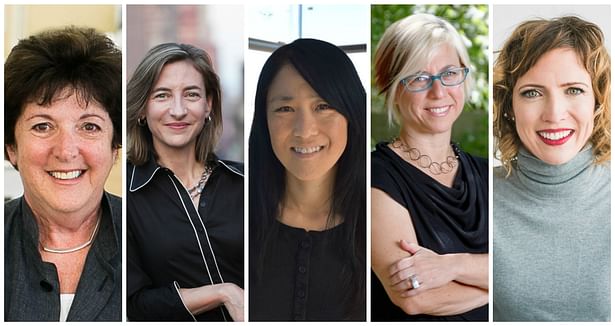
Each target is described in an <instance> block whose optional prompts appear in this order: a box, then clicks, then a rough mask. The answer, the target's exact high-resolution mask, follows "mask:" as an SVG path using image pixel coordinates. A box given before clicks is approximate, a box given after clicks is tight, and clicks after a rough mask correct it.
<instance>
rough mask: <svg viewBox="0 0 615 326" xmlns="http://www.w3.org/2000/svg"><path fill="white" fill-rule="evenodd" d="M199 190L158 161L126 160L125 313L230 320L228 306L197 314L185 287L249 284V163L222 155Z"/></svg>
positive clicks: (132, 316)
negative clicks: (195, 198)
mask: <svg viewBox="0 0 615 326" xmlns="http://www.w3.org/2000/svg"><path fill="white" fill-rule="evenodd" d="M208 164H213V165H214V169H213V172H212V174H211V176H210V177H209V180H208V181H207V184H206V186H205V189H204V191H203V193H202V194H201V197H200V201H199V205H198V207H199V208H198V212H197V210H196V209H195V207H194V205H193V204H192V200H191V199H190V196H189V194H188V191H187V190H186V189H185V188H184V187H183V186H182V184H181V183H180V181H179V179H177V177H175V175H174V174H173V172H172V171H171V170H169V169H167V168H164V167H161V166H159V165H158V164H156V162H155V161H154V160H153V159H152V160H150V161H148V163H146V164H144V165H142V166H138V167H136V166H134V165H132V164H130V163H129V164H128V169H127V174H128V176H127V179H128V192H127V194H126V199H127V200H126V202H127V205H126V206H127V207H126V211H127V224H128V225H127V238H128V255H127V260H128V269H127V296H128V302H127V310H128V318H129V319H130V320H160V321H163V320H229V321H230V320H231V318H230V315H229V314H228V312H227V311H226V310H225V309H224V307H223V306H221V307H220V308H216V309H213V310H210V311H207V312H204V313H202V314H199V315H196V316H193V315H192V314H191V313H190V312H189V311H188V309H187V308H186V307H185V306H184V304H183V303H182V301H181V297H180V296H179V289H180V288H194V287H199V286H202V285H209V284H218V283H222V282H230V283H234V284H236V285H237V286H239V287H241V288H243V283H244V281H243V266H244V265H243V249H244V248H243V243H244V242H243V165H241V164H238V163H231V162H226V161H221V160H213V161H210V162H208Z"/></svg>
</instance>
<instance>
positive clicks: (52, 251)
mask: <svg viewBox="0 0 615 326" xmlns="http://www.w3.org/2000/svg"><path fill="white" fill-rule="evenodd" d="M101 219H102V218H101V217H99V218H98V221H96V226H94V231H92V234H91V235H90V238H89V239H88V241H86V242H85V243H83V244H80V245H78V246H76V247H73V248H68V249H55V248H47V247H45V246H44V245H43V243H42V242H41V247H42V248H43V251H46V252H50V253H52V254H70V253H72V252H76V251H79V250H81V249H83V248H85V247H87V246H89V245H90V244H91V243H92V241H93V240H94V237H95V236H96V231H98V225H100V220H101Z"/></svg>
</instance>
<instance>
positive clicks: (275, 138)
mask: <svg viewBox="0 0 615 326" xmlns="http://www.w3.org/2000/svg"><path fill="white" fill-rule="evenodd" d="M267 129H269V139H270V140H271V147H272V148H273V152H274V154H275V155H276V157H277V156H278V148H280V147H281V146H282V144H281V143H282V139H283V138H284V137H283V135H282V130H283V125H282V123H281V122H280V121H279V120H276V119H269V118H268V119H267Z"/></svg>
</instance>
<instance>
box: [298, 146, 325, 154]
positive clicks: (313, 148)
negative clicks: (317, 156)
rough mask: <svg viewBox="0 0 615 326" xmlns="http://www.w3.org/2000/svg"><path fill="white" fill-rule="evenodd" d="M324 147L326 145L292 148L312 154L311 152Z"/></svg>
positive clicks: (302, 152)
mask: <svg viewBox="0 0 615 326" xmlns="http://www.w3.org/2000/svg"><path fill="white" fill-rule="evenodd" d="M323 148H324V146H314V147H293V148H292V149H293V150H294V151H295V152H297V153H301V154H311V153H316V152H319V151H320V150H321V149H323Z"/></svg>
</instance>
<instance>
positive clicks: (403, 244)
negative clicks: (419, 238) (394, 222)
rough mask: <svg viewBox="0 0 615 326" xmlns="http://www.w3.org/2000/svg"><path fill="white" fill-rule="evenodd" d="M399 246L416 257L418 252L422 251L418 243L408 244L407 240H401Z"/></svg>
mask: <svg viewBox="0 0 615 326" xmlns="http://www.w3.org/2000/svg"><path fill="white" fill-rule="evenodd" d="M399 245H400V246H401V248H402V249H403V250H405V251H407V252H409V253H410V254H411V255H415V254H416V253H417V252H419V251H420V250H421V249H422V247H421V246H419V245H418V244H417V243H414V242H408V241H406V240H401V241H400V242H399Z"/></svg>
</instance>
